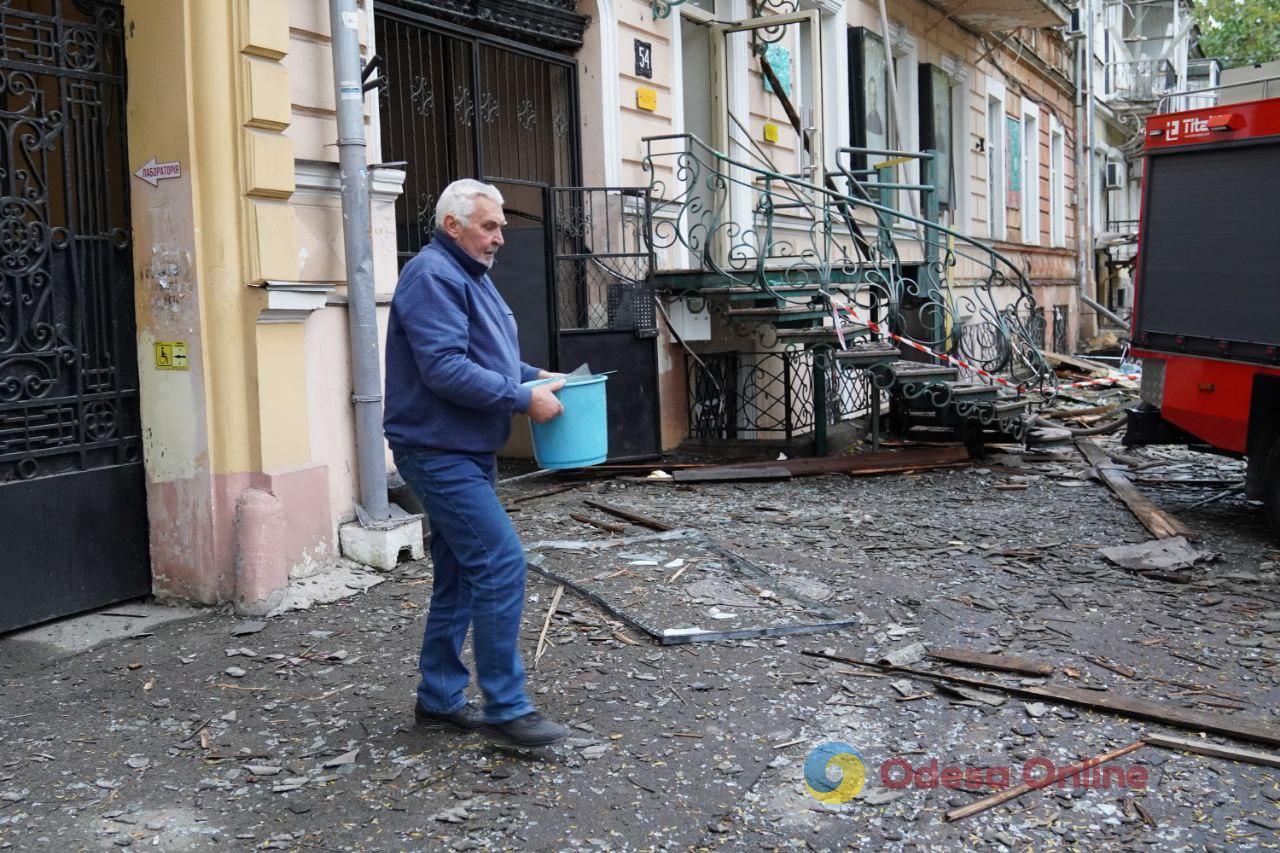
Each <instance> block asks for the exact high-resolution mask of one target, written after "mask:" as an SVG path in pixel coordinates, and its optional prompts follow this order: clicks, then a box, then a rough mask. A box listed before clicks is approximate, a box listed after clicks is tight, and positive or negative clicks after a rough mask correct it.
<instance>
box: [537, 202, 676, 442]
mask: <svg viewBox="0 0 1280 853" xmlns="http://www.w3.org/2000/svg"><path fill="white" fill-rule="evenodd" d="M550 194H551V205H550V207H551V216H550V221H549V231H550V243H551V249H552V257H551V270H552V274H553V287H552V289H553V292H554V295H555V311H556V331H557V336H556V363H557V365H558V369H560V370H563V371H569V370H573V369H574V368H576V367H578V366H579V365H581V364H583V363H586V364H588V365H590V367H591V369H592V371H594V372H596V373H601V372H605V371H608V372H611V373H612V374H613V375H612V376H611V377H610V379H609V384H608V393H607V398H608V404H609V458H610V459H613V460H618V461H621V460H624V459H644V458H649V457H653V456H657V455H658V454H659V453H661V450H662V432H661V420H660V401H659V399H658V348H657V335H658V327H657V321H656V318H655V310H654V290H653V268H654V260H653V252H652V247H651V246H650V244H649V241H648V239H647V237H648V234H649V233H650V232H649V224H650V222H651V220H652V214H653V211H652V204H651V202H650V197H649V190H648V188H647V187H629V188H615V187H554V188H552V189H551V190H550Z"/></svg>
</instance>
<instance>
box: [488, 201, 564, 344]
mask: <svg viewBox="0 0 1280 853" xmlns="http://www.w3.org/2000/svg"><path fill="white" fill-rule="evenodd" d="M486 180H489V181H490V182H491V183H492V184H493V185H494V186H496V187H497V188H498V190H499V191H500V192H501V193H502V198H503V201H504V202H506V203H505V204H504V205H503V213H504V214H505V216H506V218H507V227H506V228H503V229H502V234H503V237H504V239H505V240H506V243H505V244H504V245H503V247H502V251H501V252H499V253H498V257H497V259H496V260H495V261H494V263H493V268H492V269H491V270H490V271H489V277H490V278H491V279H493V284H494V286H495V287H497V288H498V292H499V293H501V294H502V298H503V299H504V300H505V301H506V303H507V307H508V308H510V309H511V313H512V314H514V315H515V317H516V328H517V329H518V330H519V334H520V358H521V359H522V360H524V361H525V362H527V363H529V364H533V365H537V366H538V367H545V368H548V369H551V368H554V367H555V364H556V354H555V326H554V324H553V323H552V322H551V320H552V316H551V312H550V310H548V307H547V306H549V305H550V304H551V268H550V264H549V263H548V262H547V251H548V244H547V206H548V205H547V192H548V190H547V187H545V186H542V185H539V184H531V183H522V182H517V181H504V180H502V179H488V178H486Z"/></svg>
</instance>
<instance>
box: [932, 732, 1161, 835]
mask: <svg viewBox="0 0 1280 853" xmlns="http://www.w3.org/2000/svg"><path fill="white" fill-rule="evenodd" d="M1144 746H1146V743H1145V742H1144V741H1140V740H1138V741H1134V742H1133V743H1131V744H1129V745H1128V746H1122V747H1120V748H1119V749H1117V750H1115V751H1113V752H1108V753H1107V754H1105V755H1099V756H1097V757H1095V758H1089V759H1086V760H1085V761H1081V762H1080V763H1079V764H1072V765H1069V766H1067V767H1063V768H1062V769H1061V770H1055V771H1054V772H1052V773H1050V774H1047V775H1046V776H1045V778H1044V779H1039V780H1036V781H1035V782H1023V783H1022V784H1021V785H1015V786H1014V787H1012V788H1005V789H1004V790H1003V791H1000V792H998V793H995V794H992V795H991V796H989V797H986V798H984V799H981V800H978V801H977V802H976V803H970V804H969V805H967V806H961V807H960V808H958V809H952V810H951V811H949V812H947V813H946V814H944V815H943V816H942V819H943V820H945V821H953V820H961V819H963V818H966V817H969V816H970V815H975V814H977V813H978V812H984V811H986V810H987V809H989V808H991V807H993V806H998V805H1000V804H1001V803H1007V802H1009V801H1010V800H1012V799H1016V798H1017V797H1021V796H1022V795H1023V794H1025V793H1027V792H1029V791H1038V790H1040V789H1041V788H1047V787H1049V786H1050V785H1053V784H1055V783H1057V782H1060V781H1062V780H1063V779H1070V778H1071V777H1072V776H1075V775H1076V774H1077V773H1080V772H1081V771H1083V770H1090V769H1092V768H1094V767H1097V766H1098V765H1099V764H1106V763H1107V762H1108V761H1111V760H1112V759H1113V758H1119V757H1120V756H1122V755H1128V754H1129V753H1131V752H1134V751H1135V750H1139V749H1142V747H1144Z"/></svg>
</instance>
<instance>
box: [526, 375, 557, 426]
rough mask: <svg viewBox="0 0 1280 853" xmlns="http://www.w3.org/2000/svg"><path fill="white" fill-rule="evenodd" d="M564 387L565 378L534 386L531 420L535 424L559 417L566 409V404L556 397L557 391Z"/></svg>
mask: <svg viewBox="0 0 1280 853" xmlns="http://www.w3.org/2000/svg"><path fill="white" fill-rule="evenodd" d="M563 387H564V380H563V379H558V380H556V381H555V382H548V383H546V384H545V385H535V386H533V398H532V399H531V400H530V401H529V420H531V421H533V422H534V423H535V424H545V423H546V422H547V421H549V420H553V419H554V418H556V417H559V415H560V413H561V412H563V411H564V405H563V404H562V403H561V402H560V400H559V399H558V398H557V397H556V393H555V392H557V391H559V390H560V389H561V388H563Z"/></svg>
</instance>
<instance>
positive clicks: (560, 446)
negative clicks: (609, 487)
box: [524, 376, 609, 468]
mask: <svg viewBox="0 0 1280 853" xmlns="http://www.w3.org/2000/svg"><path fill="white" fill-rule="evenodd" d="M608 378H609V377H608V376H583V377H566V378H565V384H564V387H563V388H561V389H560V390H559V391H557V392H556V397H557V398H558V399H559V400H560V402H561V403H562V404H563V405H564V412H562V413H561V414H560V416H559V417H557V418H553V419H552V420H550V421H547V422H546V423H545V424H536V423H534V422H533V421H532V420H531V421H529V425H530V427H531V428H532V430H533V456H534V458H535V459H537V460H538V467H539V468H583V467H586V466H587V465H599V464H600V463H601V462H603V461H604V460H605V459H606V458H608V456H609V418H608V414H607V408H606V405H605V394H604V383H605V380H606V379H608ZM554 381H556V380H554V379H535V380H533V381H532V382H526V383H524V384H525V385H526V386H528V387H533V386H534V385H542V384H544V383H547V382H554Z"/></svg>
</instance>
